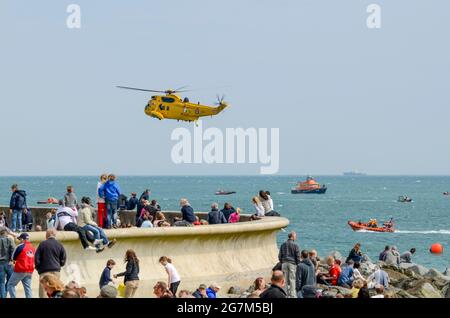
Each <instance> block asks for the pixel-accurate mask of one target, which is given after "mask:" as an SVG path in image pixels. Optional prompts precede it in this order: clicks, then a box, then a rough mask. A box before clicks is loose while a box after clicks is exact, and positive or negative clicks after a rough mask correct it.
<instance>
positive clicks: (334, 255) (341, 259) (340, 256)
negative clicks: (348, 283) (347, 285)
mask: <svg viewBox="0 0 450 318" xmlns="http://www.w3.org/2000/svg"><path fill="white" fill-rule="evenodd" d="M328 256H333V257H334V258H335V259H338V260H340V261H341V263H342V264H343V263H344V262H345V258H344V257H343V256H342V254H341V253H339V252H338V251H333V252H331V253H330V254H329V255H328Z"/></svg>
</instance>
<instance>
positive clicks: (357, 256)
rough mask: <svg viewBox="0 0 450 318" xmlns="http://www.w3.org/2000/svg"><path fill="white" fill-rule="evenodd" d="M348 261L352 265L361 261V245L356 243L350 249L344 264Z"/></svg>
mask: <svg viewBox="0 0 450 318" xmlns="http://www.w3.org/2000/svg"><path fill="white" fill-rule="evenodd" d="M349 260H352V261H353V263H357V262H358V263H361V260H362V253H361V243H356V244H355V246H354V247H353V248H352V250H351V251H350V253H349V254H348V257H347V259H346V260H345V262H348V261H349Z"/></svg>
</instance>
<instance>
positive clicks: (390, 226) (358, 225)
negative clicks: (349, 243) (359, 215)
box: [348, 219, 395, 232]
mask: <svg viewBox="0 0 450 318" xmlns="http://www.w3.org/2000/svg"><path fill="white" fill-rule="evenodd" d="M371 221H372V222H371ZM371 221H369V222H367V223H362V222H355V221H348V225H350V227H351V228H352V230H353V231H363V230H365V231H372V232H395V229H394V222H393V221H392V219H391V220H390V221H388V222H385V223H384V224H383V226H381V227H379V226H378V225H377V224H376V221H375V222H373V220H371Z"/></svg>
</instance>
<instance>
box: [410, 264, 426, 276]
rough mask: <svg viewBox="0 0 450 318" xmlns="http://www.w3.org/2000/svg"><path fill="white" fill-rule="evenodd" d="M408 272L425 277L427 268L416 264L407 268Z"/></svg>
mask: <svg viewBox="0 0 450 318" xmlns="http://www.w3.org/2000/svg"><path fill="white" fill-rule="evenodd" d="M409 270H411V271H412V272H413V273H415V274H417V275H419V276H425V274H426V273H428V268H426V267H424V266H422V265H418V264H414V265H413V266H411V267H410V268H409Z"/></svg>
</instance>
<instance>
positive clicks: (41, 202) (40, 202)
mask: <svg viewBox="0 0 450 318" xmlns="http://www.w3.org/2000/svg"><path fill="white" fill-rule="evenodd" d="M37 204H58V199H56V198H48V199H47V201H38V202H37Z"/></svg>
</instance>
